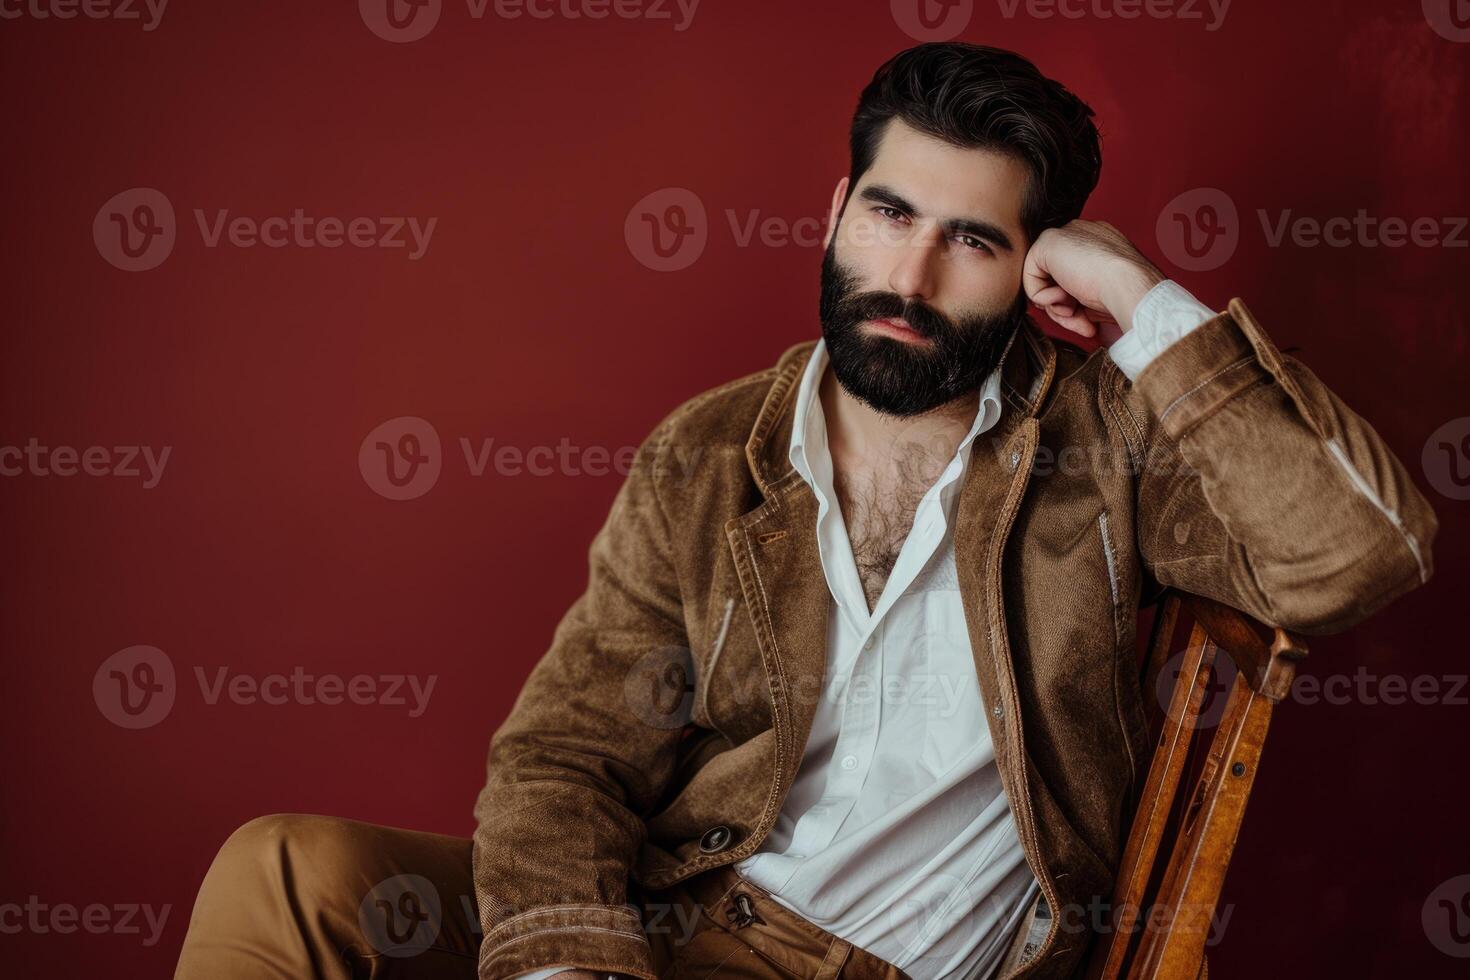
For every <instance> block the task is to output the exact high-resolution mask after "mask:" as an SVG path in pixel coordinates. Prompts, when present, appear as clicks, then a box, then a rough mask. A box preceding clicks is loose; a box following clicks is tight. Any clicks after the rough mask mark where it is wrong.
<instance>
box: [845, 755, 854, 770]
mask: <svg viewBox="0 0 1470 980" xmlns="http://www.w3.org/2000/svg"><path fill="white" fill-rule="evenodd" d="M842 768H844V769H846V770H847V771H849V772H851V771H852V770H854V769H856V768H857V756H855V755H845V756H843V757H842Z"/></svg>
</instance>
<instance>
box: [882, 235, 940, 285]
mask: <svg viewBox="0 0 1470 980" xmlns="http://www.w3.org/2000/svg"><path fill="white" fill-rule="evenodd" d="M934 239H935V235H934V233H933V231H932V229H923V230H920V231H918V232H916V233H915V234H913V235H910V236H909V237H908V238H907V239H906V240H904V241H903V242H902V243H901V244H900V245H899V246H898V247H897V248H896V249H895V252H896V253H897V254H896V255H895V257H894V263H893V267H892V268H891V269H890V270H889V273H888V288H889V289H891V290H893V292H895V293H897V294H898V295H900V296H902V297H903V298H904V299H920V300H924V301H925V302H928V301H929V300H931V299H933V297H934V291H935V286H936V282H937V278H938V262H939V252H940V250H939V248H938V247H937V244H938V243H937V242H936V241H935V240H934Z"/></svg>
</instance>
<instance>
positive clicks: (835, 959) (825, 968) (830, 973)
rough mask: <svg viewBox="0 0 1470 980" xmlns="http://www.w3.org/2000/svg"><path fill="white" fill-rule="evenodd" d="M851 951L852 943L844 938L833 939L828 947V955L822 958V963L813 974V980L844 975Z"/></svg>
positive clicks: (830, 978) (833, 978) (829, 978)
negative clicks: (843, 971) (843, 970)
mask: <svg viewBox="0 0 1470 980" xmlns="http://www.w3.org/2000/svg"><path fill="white" fill-rule="evenodd" d="M851 952H852V943H849V942H847V941H846V940H844V939H834V940H832V945H831V946H828V947H827V955H826V956H825V957H823V958H822V965H821V966H820V967H819V968H818V969H817V972H816V973H815V974H813V975H812V980H837V977H839V976H841V975H842V968H843V967H844V966H846V965H847V957H848V954H849V953H851Z"/></svg>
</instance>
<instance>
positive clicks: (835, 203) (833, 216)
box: [822, 177, 847, 249]
mask: <svg viewBox="0 0 1470 980" xmlns="http://www.w3.org/2000/svg"><path fill="white" fill-rule="evenodd" d="M846 204H847V178H846V177H843V178H842V179H841V180H839V181H838V182H837V186H836V187H835V188H833V190H832V204H831V206H830V207H829V208H828V209H827V234H826V236H825V237H824V238H823V239H822V248H824V249H826V248H830V247H831V246H832V236H833V235H835V234H837V222H838V221H840V220H842V208H843V206H844V205H846Z"/></svg>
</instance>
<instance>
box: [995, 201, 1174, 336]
mask: <svg viewBox="0 0 1470 980" xmlns="http://www.w3.org/2000/svg"><path fill="white" fill-rule="evenodd" d="M1164 278H1165V277H1164V274H1163V273H1162V272H1160V271H1159V270H1158V269H1157V268H1156V267H1155V266H1154V264H1153V263H1152V262H1150V261H1149V260H1148V259H1146V258H1144V257H1143V253H1142V252H1140V251H1139V250H1138V249H1136V248H1134V247H1133V243H1132V242H1130V241H1129V240H1128V239H1127V238H1125V237H1124V236H1123V233H1122V232H1120V231H1119V230H1118V229H1116V228H1114V227H1113V226H1112V225H1110V224H1108V223H1107V222H1106V221H1081V220H1078V221H1072V222H1069V223H1067V224H1065V225H1063V226H1062V227H1060V228H1048V229H1046V230H1045V231H1043V232H1042V233H1041V234H1040V235H1038V236H1037V238H1036V241H1035V242H1034V243H1032V245H1031V249H1030V250H1029V251H1028V252H1027V253H1026V261H1025V264H1024V265H1023V267H1022V270H1021V285H1022V287H1023V288H1024V289H1025V290H1026V295H1027V296H1029V297H1030V298H1031V302H1033V303H1035V304H1036V305H1037V306H1039V307H1041V308H1042V309H1043V310H1045V311H1046V315H1047V316H1049V317H1051V318H1052V320H1054V321H1055V322H1056V323H1058V324H1060V325H1061V326H1063V327H1065V328H1066V329H1068V330H1070V331H1072V332H1073V333H1077V334H1081V335H1082V336H1084V337H1092V336H1095V335H1096V334H1097V325H1098V324H1100V323H1116V324H1117V325H1118V329H1120V330H1122V331H1124V332H1127V331H1128V329H1129V328H1130V327H1132V326H1133V310H1134V307H1136V306H1137V305H1138V301H1139V300H1141V299H1142V298H1143V295H1144V293H1147V292H1148V291H1149V290H1150V289H1152V288H1153V287H1154V286H1156V285H1158V284H1159V283H1160V282H1163V280H1164Z"/></svg>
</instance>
